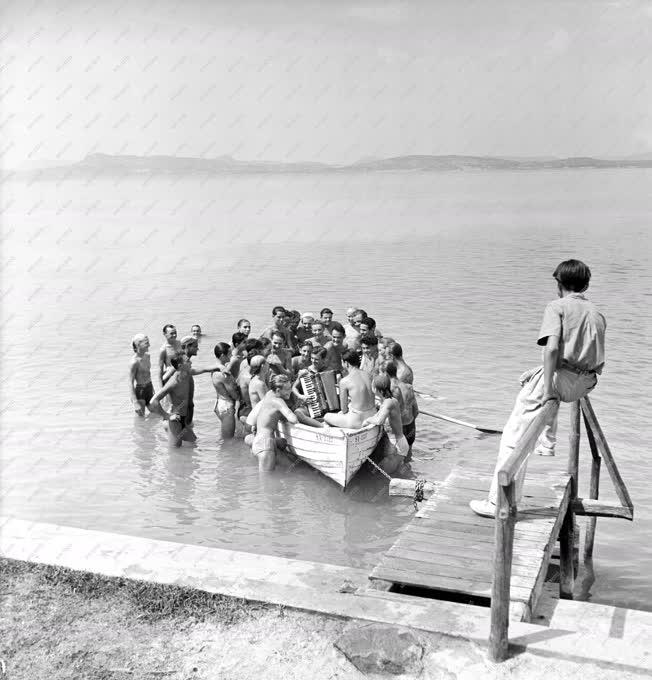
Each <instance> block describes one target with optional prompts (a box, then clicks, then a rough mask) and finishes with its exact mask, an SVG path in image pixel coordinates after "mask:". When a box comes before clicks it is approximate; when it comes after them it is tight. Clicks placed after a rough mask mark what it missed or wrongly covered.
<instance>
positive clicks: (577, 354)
mask: <svg viewBox="0 0 652 680" xmlns="http://www.w3.org/2000/svg"><path fill="white" fill-rule="evenodd" d="M553 277H554V278H555V279H556V281H557V288H558V291H559V299H558V300H554V301H553V302H551V303H549V304H548V305H547V306H546V309H545V311H544V313H543V323H542V324H541V330H540V331H539V339H538V340H537V343H538V344H539V345H543V346H544V347H545V349H544V352H543V366H540V367H539V368H537V369H534V370H533V371H532V372H531V375H530V376H525V375H524V376H523V377H524V378H526V382H525V384H524V385H523V388H522V389H521V391H520V392H519V395H518V397H517V398H516V404H515V405H514V410H513V411H512V414H511V416H510V417H509V420H508V421H507V424H506V425H505V428H504V430H503V435H502V437H501V439H500V450H499V453H498V461H497V463H496V469H495V470H494V476H493V479H492V482H491V490H490V491H489V497H488V498H487V499H486V500H475V501H471V502H470V503H469V505H470V506H471V510H473V512H475V513H476V514H477V515H482V516H483V517H495V514H496V499H497V491H498V479H497V471H498V469H499V467H500V465H501V464H502V462H503V461H504V460H505V459H506V458H507V457H508V456H509V455H510V454H511V453H512V451H513V450H514V449H515V448H516V445H517V444H518V442H519V439H520V438H521V437H522V436H523V433H524V432H525V430H526V429H527V427H528V425H529V424H530V423H531V422H532V421H533V420H534V419H535V418H536V416H537V414H538V413H539V411H540V409H541V408H542V407H543V405H544V404H545V403H546V402H548V401H550V400H554V401H556V402H557V408H556V409H555V410H554V413H553V414H552V416H551V418H550V420H549V422H552V421H553V420H554V419H555V418H556V417H557V411H558V408H559V402H560V401H566V402H573V401H577V400H578V399H581V398H582V397H584V396H586V395H587V394H588V393H589V392H590V391H591V390H592V389H593V388H594V387H595V386H596V384H597V382H598V378H597V376H598V374H600V373H602V367H603V366H604V334H605V329H606V327H607V322H606V321H605V318H604V316H603V315H602V314H601V313H600V312H599V311H598V309H597V308H596V306H595V305H594V304H593V303H592V302H589V301H588V300H587V299H586V298H585V297H584V295H583V293H584V291H585V290H586V289H587V288H588V287H589V281H590V279H591V270H590V269H589V268H588V267H587V266H586V265H585V264H584V263H583V262H580V261H579V260H565V261H564V262H562V263H561V264H560V265H559V266H558V267H557V269H555V271H554V273H553ZM526 468H527V459H526V460H525V462H524V463H523V465H522V466H521V469H520V470H519V472H518V474H517V475H516V477H515V499H514V500H515V502H516V503H517V504H518V502H519V501H520V499H521V495H522V491H523V482H524V480H525V472H526Z"/></svg>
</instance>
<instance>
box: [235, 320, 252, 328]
mask: <svg viewBox="0 0 652 680" xmlns="http://www.w3.org/2000/svg"><path fill="white" fill-rule="evenodd" d="M245 321H246V322H247V323H248V324H251V321H249V319H238V328H240V326H242V324H243V323H244V322H245Z"/></svg>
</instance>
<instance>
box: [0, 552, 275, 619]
mask: <svg viewBox="0 0 652 680" xmlns="http://www.w3.org/2000/svg"><path fill="white" fill-rule="evenodd" d="M28 574H31V575H32V576H33V577H34V578H36V580H37V583H36V584H35V585H37V586H56V587H60V588H63V589H64V591H68V592H70V593H74V594H76V595H79V596H81V597H85V598H89V599H102V598H118V599H120V600H123V601H125V602H126V603H128V604H129V605H131V606H132V607H133V608H134V609H135V610H137V611H138V612H139V614H138V616H137V618H138V619H139V620H142V621H144V622H155V621H160V620H162V619H168V618H184V619H193V620H194V621H203V620H205V619H206V618H207V617H211V618H213V617H214V618H216V619H217V620H218V621H219V623H221V624H224V625H233V624H235V623H238V622H240V621H242V620H243V619H244V618H246V617H248V616H251V615H252V613H253V612H255V611H260V610H261V609H269V607H268V606H267V605H264V604H261V603H252V602H248V601H247V600H243V599H238V598H233V597H226V596H224V595H218V594H215V593H206V592H203V591H200V590H195V589H194V588H187V587H184V586H173V585H162V584H158V583H149V582H146V581H136V580H133V579H127V578H123V577H109V576H101V575H97V574H92V573H89V572H85V571H75V570H73V569H67V568H63V567H57V566H50V565H43V564H33V563H31V562H20V561H17V560H7V559H4V558H0V589H1V590H2V592H4V593H7V592H8V590H9V589H10V587H11V581H12V580H16V579H20V578H23V577H25V576H26V575H28Z"/></svg>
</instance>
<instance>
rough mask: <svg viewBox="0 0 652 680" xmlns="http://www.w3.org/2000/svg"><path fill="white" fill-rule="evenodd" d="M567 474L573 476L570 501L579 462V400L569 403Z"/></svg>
mask: <svg viewBox="0 0 652 680" xmlns="http://www.w3.org/2000/svg"><path fill="white" fill-rule="evenodd" d="M569 444H570V450H569V453H568V474H569V475H570V476H571V477H572V478H573V487H572V491H571V501H574V500H575V499H576V498H577V484H578V476H579V462H580V402H579V401H574V402H572V404H571V428H570V436H569Z"/></svg>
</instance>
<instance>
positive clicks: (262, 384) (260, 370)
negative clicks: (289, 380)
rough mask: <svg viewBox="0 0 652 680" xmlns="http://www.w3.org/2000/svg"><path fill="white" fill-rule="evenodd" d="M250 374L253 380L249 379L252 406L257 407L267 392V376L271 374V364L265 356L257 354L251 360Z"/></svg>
mask: <svg viewBox="0 0 652 680" xmlns="http://www.w3.org/2000/svg"><path fill="white" fill-rule="evenodd" d="M249 374H250V375H251V380H250V381H249V402H250V403H251V408H255V406H256V404H257V403H258V402H259V401H262V400H263V399H264V398H265V395H266V394H267V392H268V391H269V390H268V387H267V377H268V374H269V366H268V365H267V361H266V360H265V357H262V356H260V355H259V356H255V357H253V359H252V360H251V361H250V362H249Z"/></svg>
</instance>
